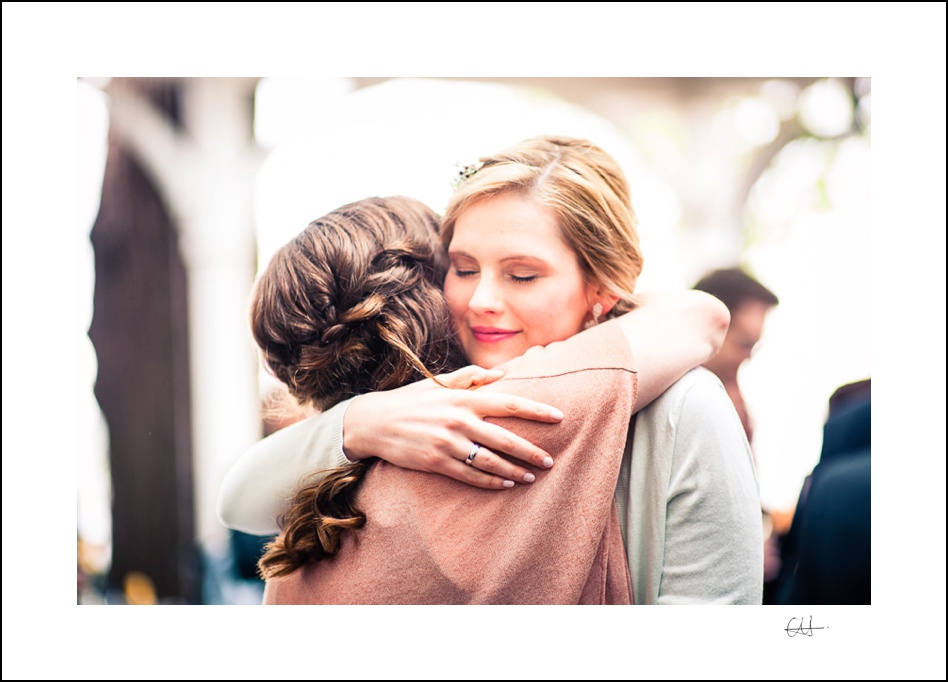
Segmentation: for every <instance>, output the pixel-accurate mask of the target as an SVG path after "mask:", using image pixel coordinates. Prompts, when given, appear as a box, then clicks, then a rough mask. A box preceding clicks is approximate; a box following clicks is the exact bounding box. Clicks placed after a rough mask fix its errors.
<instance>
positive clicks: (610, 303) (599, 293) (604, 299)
mask: <svg viewBox="0 0 948 682" xmlns="http://www.w3.org/2000/svg"><path fill="white" fill-rule="evenodd" d="M618 302H619V297H618V296H616V295H615V294H611V293H609V292H608V291H606V290H604V289H601V288H595V287H590V288H589V290H588V291H587V293H586V303H587V305H588V306H589V309H590V310H592V307H593V306H594V305H596V304H597V303H598V304H600V305H601V306H602V314H603V315H608V314H609V311H610V310H612V309H613V308H614V307H615V305H616V303H618Z"/></svg>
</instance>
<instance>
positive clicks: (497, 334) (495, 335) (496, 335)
mask: <svg viewBox="0 0 948 682" xmlns="http://www.w3.org/2000/svg"><path fill="white" fill-rule="evenodd" d="M471 333H472V334H473V335H474V338H475V339H477V340H478V341H480V342H481V343H497V342H499V341H506V340H507V339H509V338H511V337H513V336H516V335H517V334H519V333H520V332H518V331H511V330H509V329H497V328H496V327H471Z"/></svg>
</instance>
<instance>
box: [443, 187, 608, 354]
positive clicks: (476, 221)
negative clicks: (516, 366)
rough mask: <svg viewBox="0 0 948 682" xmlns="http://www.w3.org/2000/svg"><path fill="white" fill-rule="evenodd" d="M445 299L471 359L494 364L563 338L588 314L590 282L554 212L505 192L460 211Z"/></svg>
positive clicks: (567, 336)
mask: <svg viewBox="0 0 948 682" xmlns="http://www.w3.org/2000/svg"><path fill="white" fill-rule="evenodd" d="M448 256H449V257H450V259H451V268H450V269H449V271H448V275H447V277H446V279H445V283H444V292H445V296H446V298H447V301H448V306H449V307H450V308H451V312H452V314H453V315H454V319H455V322H456V323H457V325H458V329H459V332H460V338H461V343H462V344H463V345H464V350H465V351H466V352H467V355H468V357H469V358H470V360H471V362H473V363H475V364H477V365H480V366H481V367H488V368H489V367H494V366H496V365H499V364H501V363H503V362H506V361H507V360H510V359H512V358H515V357H517V356H519V355H522V354H523V353H524V352H526V350H527V349H528V348H530V347H531V346H545V345H547V344H549V343H552V342H553V341H562V340H563V339H566V338H569V337H570V336H572V335H573V334H575V333H577V332H578V331H580V330H581V329H582V328H583V325H584V323H585V322H586V321H587V320H589V319H590V318H591V313H590V310H591V308H592V304H593V298H592V297H593V294H594V293H595V288H594V287H593V286H591V285H588V284H586V283H585V282H584V281H583V276H582V271H581V270H580V267H579V261H578V260H577V257H576V253H575V252H574V251H573V250H572V249H570V248H569V247H568V246H567V245H566V243H565V242H564V241H563V238H562V236H561V232H560V229H559V226H558V225H557V224H556V218H555V216H554V214H553V212H552V211H551V210H550V209H548V208H546V207H545V206H542V205H540V204H538V203H536V202H534V201H531V200H530V199H528V198H525V197H523V196H521V195H519V194H516V193H512V192H504V193H501V194H499V195H497V196H494V197H491V198H489V199H484V200H482V201H479V202H478V203H476V204H474V205H473V206H471V207H470V208H468V209H467V210H466V211H465V212H464V213H462V214H461V215H460V216H459V217H458V219H457V221H456V223H455V226H454V235H453V238H452V239H451V243H450V245H449V246H448Z"/></svg>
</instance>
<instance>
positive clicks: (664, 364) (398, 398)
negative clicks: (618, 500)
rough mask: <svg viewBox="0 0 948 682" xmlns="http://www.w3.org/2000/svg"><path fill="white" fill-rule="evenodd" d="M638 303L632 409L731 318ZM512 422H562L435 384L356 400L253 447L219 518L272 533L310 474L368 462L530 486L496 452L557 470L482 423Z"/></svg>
mask: <svg viewBox="0 0 948 682" xmlns="http://www.w3.org/2000/svg"><path fill="white" fill-rule="evenodd" d="M640 303H641V306H640V307H639V308H637V309H636V310H634V311H632V312H630V313H627V314H626V315H624V316H622V317H621V318H619V319H620V324H621V326H622V328H623V331H624V332H625V334H626V338H627V339H628V342H629V345H630V347H631V348H632V349H633V353H634V355H635V358H636V364H637V367H638V373H639V395H638V399H637V401H636V410H638V409H641V408H642V407H644V406H645V405H647V404H648V403H650V402H651V401H652V400H654V399H655V398H656V397H657V396H658V395H659V394H661V393H662V391H664V390H665V389H666V388H667V387H668V386H669V385H671V384H672V383H673V382H674V381H675V380H677V379H678V378H679V377H681V376H682V375H683V374H685V372H687V371H688V370H689V369H691V368H692V367H694V366H697V365H700V364H702V363H703V362H705V361H706V360H707V359H708V358H710V357H711V356H713V355H714V353H715V352H717V349H718V348H720V345H721V342H722V341H723V338H724V334H725V332H726V331H727V324H728V321H729V316H728V313H727V309H726V308H725V307H724V305H723V304H722V303H720V301H718V300H717V299H716V298H714V297H712V296H709V295H708V294H705V293H702V292H697V291H686V292H676V293H661V294H648V295H645V296H641V297H640ZM499 376H500V374H499V373H491V372H487V371H486V370H482V369H480V368H474V367H470V368H465V369H463V370H458V371H457V372H453V373H451V374H449V375H444V376H442V377H440V379H441V381H442V383H447V385H449V386H452V387H453V388H454V389H466V388H471V387H473V386H476V385H480V384H483V383H489V382H490V381H493V380H496V379H497V378H499ZM510 416H514V417H521V418H524V419H531V420H534V421H541V422H557V421H559V420H560V419H561V418H562V417H561V415H560V413H559V412H558V410H556V409H555V408H553V407H551V406H549V405H543V404H541V403H537V402H535V401H532V400H528V399H526V398H522V397H518V396H512V395H508V394H503V393H484V392H480V391H469V390H451V389H447V388H444V387H442V386H439V385H438V384H437V383H435V382H434V381H431V380H425V381H420V382H417V383H415V384H410V385H408V386H403V387H401V388H398V389H395V390H392V391H383V392H379V393H370V394H367V395H364V396H359V397H357V398H354V399H352V400H350V401H347V402H346V403H342V404H340V405H338V406H336V407H334V408H332V410H328V411H327V412H324V413H323V414H321V415H317V416H315V417H310V418H309V419H306V420H304V421H302V422H300V423H298V424H294V425H293V426H291V427H288V428H287V429H284V430H282V431H279V432H277V433H276V434H274V435H272V436H270V437H269V438H265V439H263V440H262V441H259V442H258V443H257V444H255V445H254V446H253V447H251V448H250V450H248V451H247V452H246V453H245V454H244V455H243V456H242V457H241V458H240V459H239V460H238V461H237V463H236V464H235V465H234V466H233V467H232V469H231V470H230V471H229V472H228V474H227V476H226V478H225V479H224V482H223V484H222V486H221V490H220V494H219V497H218V516H219V517H220V520H221V521H222V523H223V524H224V525H226V526H228V527H230V528H235V529H237V530H241V531H244V532H247V533H253V534H258V535H267V534H270V533H275V532H277V531H278V530H279V529H278V527H277V517H278V516H279V515H280V514H281V513H282V512H283V511H284V510H285V508H286V504H287V500H288V499H289V498H290V497H291V496H292V495H293V493H294V492H295V490H296V488H297V487H298V485H299V484H300V482H301V480H302V478H303V477H304V476H307V475H312V474H313V472H316V471H318V470H321V469H331V468H334V467H338V466H342V465H344V464H346V463H348V462H349V461H350V460H352V461H356V460H359V459H365V458H368V457H372V456H381V457H383V458H384V459H386V460H387V461H389V462H391V463H393V464H397V465H399V466H402V467H405V468H409V469H416V470H420V471H428V472H434V473H440V474H442V475H445V476H449V477H451V478H455V479H457V480H459V481H462V482H465V483H468V484H470V485H474V486H477V487H480V488H493V489H503V488H506V487H509V486H510V485H512V483H513V482H517V483H521V482H522V483H530V482H532V480H534V478H535V476H534V474H533V472H531V471H530V470H528V469H526V468H524V467H523V466H520V465H518V464H516V463H515V462H513V461H508V460H507V459H504V458H503V457H500V456H498V455H497V454H494V453H498V452H499V453H505V454H507V455H510V456H512V457H514V458H516V459H519V460H522V461H524V462H527V463H530V464H532V465H535V466H537V467H540V468H546V467H549V466H552V464H553V459H552V458H551V457H550V455H549V453H547V452H546V451H544V450H542V449H541V448H538V447H536V446H535V445H533V444H532V443H530V442H529V441H527V440H525V439H523V438H521V437H520V436H517V435H516V434H513V433H511V432H510V431H507V430H505V429H503V428H501V427H499V426H497V425H496V424H491V423H490V422H487V421H484V419H485V417H510ZM474 442H476V443H480V444H481V445H482V446H483V447H482V449H481V450H479V451H478V454H477V466H476V467H473V466H468V465H467V464H465V459H466V457H467V455H468V454H469V452H470V450H471V447H472V443H474ZM343 450H344V453H343ZM347 457H348V459H347Z"/></svg>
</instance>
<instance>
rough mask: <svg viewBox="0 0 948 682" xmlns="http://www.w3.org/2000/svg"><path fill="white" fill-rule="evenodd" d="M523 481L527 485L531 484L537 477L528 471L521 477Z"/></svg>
mask: <svg viewBox="0 0 948 682" xmlns="http://www.w3.org/2000/svg"><path fill="white" fill-rule="evenodd" d="M523 480H524V481H525V482H527V483H533V482H534V481H535V480H537V477H536V476H534V475H533V474H531V473H530V472H529V471H528V472H527V473H525V474H524V475H523Z"/></svg>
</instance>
